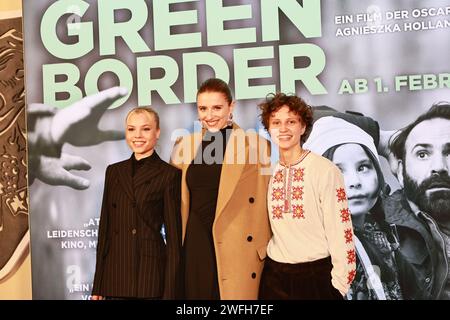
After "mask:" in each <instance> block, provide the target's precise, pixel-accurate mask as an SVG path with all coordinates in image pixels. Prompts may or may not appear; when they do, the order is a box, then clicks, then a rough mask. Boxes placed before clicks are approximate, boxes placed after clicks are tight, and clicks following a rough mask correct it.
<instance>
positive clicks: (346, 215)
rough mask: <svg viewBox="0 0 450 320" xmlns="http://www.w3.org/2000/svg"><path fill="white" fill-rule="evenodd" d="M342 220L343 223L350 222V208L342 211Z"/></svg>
mask: <svg viewBox="0 0 450 320" xmlns="http://www.w3.org/2000/svg"><path fill="white" fill-rule="evenodd" d="M341 218H342V222H349V221H350V210H349V209H348V208H345V209H341Z"/></svg>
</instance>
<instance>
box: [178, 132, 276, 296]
mask: <svg viewBox="0 0 450 320" xmlns="http://www.w3.org/2000/svg"><path fill="white" fill-rule="evenodd" d="M202 134H203V133H201V132H198V133H194V134H191V135H188V136H185V137H182V138H180V139H178V140H177V142H176V143H175V146H174V150H173V153H172V157H171V163H172V164H173V165H174V166H176V167H178V168H180V169H181V170H182V186H181V218H182V235H183V242H184V237H185V234H186V225H187V221H188V217H189V189H188V187H187V184H186V172H187V169H188V167H189V165H190V163H191V162H192V159H193V158H194V157H195V154H196V152H197V150H198V148H199V147H200V145H201V141H202ZM261 162H263V163H261ZM269 179H270V145H269V142H268V141H267V140H266V139H264V138H262V137H260V136H259V135H258V134H257V133H256V132H245V131H244V130H243V129H241V128H240V127H239V126H237V125H236V124H234V125H233V132H232V133H231V135H230V138H229V140H228V144H227V148H226V151H225V155H224V162H223V165H222V171H221V176H220V185H219V195H218V199H217V207H216V216H215V220H214V223H213V227H212V229H213V230H212V234H213V239H214V247H215V253H216V260H217V273H218V281H219V290H220V298H221V299H224V300H230V299H257V298H258V290H259V281H260V279H261V273H262V269H263V266H264V258H265V257H266V248H267V244H268V242H269V240H270V237H271V230H270V224H269V219H268V213H267V200H266V194H267V188H268V183H269Z"/></svg>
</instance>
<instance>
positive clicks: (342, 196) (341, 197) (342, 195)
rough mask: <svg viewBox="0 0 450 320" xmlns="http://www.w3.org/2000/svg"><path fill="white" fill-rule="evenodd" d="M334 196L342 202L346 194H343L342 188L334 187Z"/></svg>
mask: <svg viewBox="0 0 450 320" xmlns="http://www.w3.org/2000/svg"><path fill="white" fill-rule="evenodd" d="M336 192H337V193H336V196H337V198H338V202H341V201H342V202H344V200H347V195H346V194H345V190H344V188H339V189H336Z"/></svg>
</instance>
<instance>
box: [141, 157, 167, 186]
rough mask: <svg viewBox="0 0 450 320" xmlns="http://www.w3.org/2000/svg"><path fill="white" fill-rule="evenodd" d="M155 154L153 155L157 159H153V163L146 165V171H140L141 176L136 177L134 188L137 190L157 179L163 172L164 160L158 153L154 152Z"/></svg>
mask: <svg viewBox="0 0 450 320" xmlns="http://www.w3.org/2000/svg"><path fill="white" fill-rule="evenodd" d="M153 152H154V153H155V154H154V155H152V156H154V157H155V159H152V160H151V161H149V162H147V163H145V164H144V168H143V169H144V170H140V172H139V175H137V176H135V177H134V186H135V188H137V187H139V186H140V185H142V184H144V183H146V182H147V181H149V180H151V179H153V178H155V177H156V176H158V175H159V173H160V172H161V170H162V166H161V164H162V160H161V158H160V157H159V156H158V154H157V153H156V151H153Z"/></svg>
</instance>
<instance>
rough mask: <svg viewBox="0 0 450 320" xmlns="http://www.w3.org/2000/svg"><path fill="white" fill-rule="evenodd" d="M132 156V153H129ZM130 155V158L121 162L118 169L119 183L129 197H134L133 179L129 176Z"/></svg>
mask: <svg viewBox="0 0 450 320" xmlns="http://www.w3.org/2000/svg"><path fill="white" fill-rule="evenodd" d="M131 156H132V157H133V156H134V155H131ZM131 161H132V160H131V157H130V159H128V160H126V161H124V162H123V165H122V166H121V167H120V168H119V170H118V174H117V175H118V179H119V185H120V186H121V188H123V189H124V191H125V194H126V195H127V196H128V197H129V198H130V199H132V200H133V199H134V192H133V180H132V177H131Z"/></svg>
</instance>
